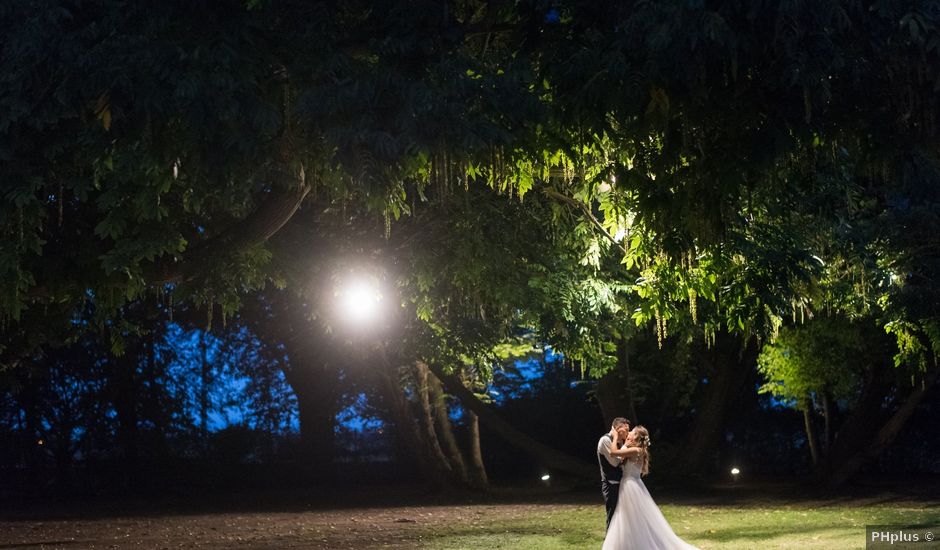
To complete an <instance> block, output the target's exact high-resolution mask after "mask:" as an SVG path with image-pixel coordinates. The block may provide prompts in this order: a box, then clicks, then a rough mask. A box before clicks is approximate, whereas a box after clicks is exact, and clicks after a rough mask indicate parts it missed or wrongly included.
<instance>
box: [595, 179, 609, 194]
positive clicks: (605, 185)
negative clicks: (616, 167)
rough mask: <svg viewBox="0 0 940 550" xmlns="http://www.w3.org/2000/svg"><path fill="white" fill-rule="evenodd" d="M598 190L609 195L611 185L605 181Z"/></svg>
mask: <svg viewBox="0 0 940 550" xmlns="http://www.w3.org/2000/svg"><path fill="white" fill-rule="evenodd" d="M597 190H598V192H600V193H607V192H609V191H610V184H609V183H607V182H606V181H605V182H604V183H602V184H600V185H598V186H597Z"/></svg>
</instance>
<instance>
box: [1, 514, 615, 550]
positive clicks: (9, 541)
mask: <svg viewBox="0 0 940 550" xmlns="http://www.w3.org/2000/svg"><path fill="white" fill-rule="evenodd" d="M575 507H577V508H583V506H579V505H575V504H559V505H550V504H534V505H533V504H475V505H448V506H396V507H386V508H358V509H344V510H335V511H330V510H309V511H299V512H275V513H269V512H256V513H245V512H219V513H201V514H186V515H165V516H153V515H147V516H137V517H135V516H129V517H118V518H107V517H103V518H75V519H56V520H44V521H28V520H13V521H0V548H64V549H77V548H95V549H97V548H117V549H124V548H157V549H159V548H163V549H175V548H209V549H215V548H218V549H223V548H245V549H254V548H324V549H325V548H330V549H337V548H357V547H358V548H362V547H366V548H372V547H381V548H395V549H405V548H415V547H417V546H420V545H422V544H423V543H424V542H425V539H426V537H427V536H428V533H430V532H431V531H433V530H435V529H446V528H449V527H453V526H461V527H464V528H467V527H471V528H472V526H474V525H482V524H485V523H488V522H491V521H493V520H494V519H497V518H498V519H500V520H513V519H519V518H524V517H526V516H527V515H530V514H532V513H533V512H534V511H541V512H553V511H561V512H563V511H564V510H565V509H566V508H575ZM598 510H601V506H600V504H598ZM599 513H600V512H599ZM599 517H600V516H599Z"/></svg>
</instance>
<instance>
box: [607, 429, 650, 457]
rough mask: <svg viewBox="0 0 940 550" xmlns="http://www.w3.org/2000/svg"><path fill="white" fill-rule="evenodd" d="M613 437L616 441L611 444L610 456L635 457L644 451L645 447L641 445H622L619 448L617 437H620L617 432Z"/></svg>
mask: <svg viewBox="0 0 940 550" xmlns="http://www.w3.org/2000/svg"><path fill="white" fill-rule="evenodd" d="M613 438H614V442H613V444H612V445H611V446H610V456H616V457H620V458H633V457H635V456H640V455H641V454H642V453H643V449H641V448H640V447H622V448H620V449H618V448H617V439H618V434H617V432H614V436H613Z"/></svg>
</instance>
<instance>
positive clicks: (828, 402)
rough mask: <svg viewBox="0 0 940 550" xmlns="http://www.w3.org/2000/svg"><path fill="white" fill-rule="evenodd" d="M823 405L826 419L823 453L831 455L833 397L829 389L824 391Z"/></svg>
mask: <svg viewBox="0 0 940 550" xmlns="http://www.w3.org/2000/svg"><path fill="white" fill-rule="evenodd" d="M822 406H823V419H824V420H825V425H824V427H823V431H824V433H823V441H822V447H823V448H822V453H823V455H824V456H829V451H830V450H832V425H833V421H832V414H833V406H832V398H831V397H829V391H828V390H824V391H823V392H822Z"/></svg>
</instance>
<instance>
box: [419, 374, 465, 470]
mask: <svg viewBox="0 0 940 550" xmlns="http://www.w3.org/2000/svg"><path fill="white" fill-rule="evenodd" d="M424 368H425V369H427V365H425V366H424ZM428 389H429V391H430V398H431V406H432V408H433V410H434V424H435V426H436V427H437V433H438V434H439V435H440V441H441V442H442V443H443V445H444V451H445V453H446V454H447V459H448V460H449V461H450V466H451V470H452V471H453V472H454V473H455V474H456V475H457V476H458V477H459V478H460V481H461V482H463V483H469V482H470V477H469V475H468V472H467V464H466V461H464V458H463V453H462V452H461V451H460V446H459V445H458V444H457V438H456V437H455V436H454V427H453V424H451V421H450V417H449V416H448V414H447V399H446V397H445V395H444V388H443V387H441V381H440V379H439V378H438V377H437V376H435V375H434V374H433V373H430V372H429V376H428Z"/></svg>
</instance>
